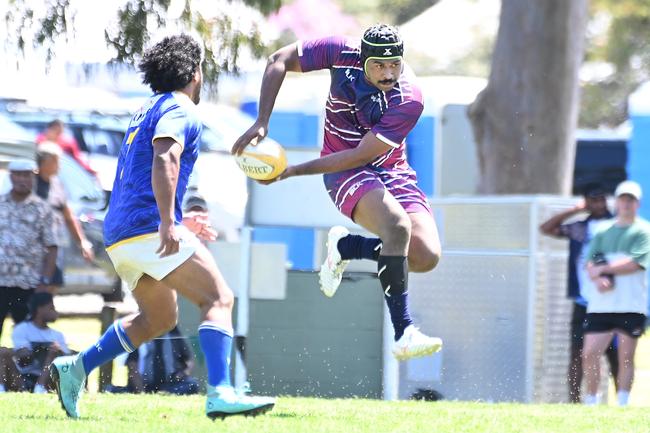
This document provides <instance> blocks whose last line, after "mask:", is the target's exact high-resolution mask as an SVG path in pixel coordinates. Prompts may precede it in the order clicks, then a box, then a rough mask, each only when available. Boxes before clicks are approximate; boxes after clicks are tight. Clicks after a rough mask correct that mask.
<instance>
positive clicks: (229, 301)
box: [212, 288, 235, 310]
mask: <svg viewBox="0 0 650 433" xmlns="http://www.w3.org/2000/svg"><path fill="white" fill-rule="evenodd" d="M212 305H213V306H214V307H217V308H219V309H227V310H232V308H233V306H234V305H235V295H234V294H233V293H232V290H230V288H228V289H227V290H221V291H219V295H218V296H217V297H216V298H214V299H213V300H212Z"/></svg>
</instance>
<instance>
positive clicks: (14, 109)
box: [7, 99, 270, 240]
mask: <svg viewBox="0 0 650 433" xmlns="http://www.w3.org/2000/svg"><path fill="white" fill-rule="evenodd" d="M143 101H144V99H143ZM125 105H127V104H125ZM129 105H133V101H131V102H129ZM198 113H199V115H200V117H201V120H202V122H203V126H204V128H203V134H202V136H201V143H200V150H201V152H200V154H199V158H198V160H197V162H196V166H195V169H194V172H193V174H192V177H191V178H190V180H189V182H188V194H186V197H188V196H190V195H193V194H198V195H201V196H202V197H203V198H205V200H206V202H207V203H208V210H209V213H210V220H211V223H212V225H213V226H214V227H215V228H216V229H217V231H219V234H220V237H221V238H222V239H225V240H236V239H237V238H238V233H239V228H240V227H241V226H242V225H243V223H244V215H245V210H246V202H247V199H248V193H247V178H246V176H245V175H244V174H243V173H242V171H241V170H240V169H239V167H238V166H237V164H236V162H235V160H234V158H232V156H231V155H230V148H231V146H232V144H233V143H234V142H235V140H236V139H237V138H238V137H239V136H240V135H241V134H242V133H243V132H244V131H245V130H246V129H248V128H249V127H250V125H252V124H253V121H254V119H252V118H251V117H249V116H248V115H247V114H244V113H243V112H241V111H240V110H238V109H236V108H232V107H228V106H225V105H222V104H211V103H205V102H202V103H201V104H200V105H199V106H198ZM7 115H8V116H9V117H10V118H11V120H13V121H15V122H16V123H18V124H20V125H22V126H24V127H25V128H27V129H28V130H29V131H31V132H32V133H33V134H34V136H35V135H36V134H37V133H38V132H40V131H41V130H43V129H44V128H45V125H47V123H48V122H50V121H51V120H53V119H55V118H59V119H61V120H63V121H64V122H65V123H66V127H67V129H68V131H67V133H68V134H69V135H72V136H74V137H75V139H76V140H77V142H78V143H79V147H80V149H81V150H82V151H83V152H86V153H87V157H88V159H89V161H90V164H91V166H92V167H93V168H94V169H95V170H96V171H97V173H98V178H99V180H100V183H101V185H102V187H103V188H104V189H106V190H110V189H111V188H112V185H113V180H114V178H115V172H116V167H117V159H116V158H117V155H118V154H119V149H120V146H121V143H122V139H123V137H124V133H125V131H126V129H127V128H128V123H129V120H130V114H127V113H126V112H120V111H119V110H117V109H116V110H115V111H113V112H112V113H97V112H79V111H74V112H70V111H65V110H52V109H47V110H41V109H38V108H33V107H28V106H24V105H22V106H21V105H19V104H14V105H13V106H9V107H8V109H7ZM269 140H270V139H269Z"/></svg>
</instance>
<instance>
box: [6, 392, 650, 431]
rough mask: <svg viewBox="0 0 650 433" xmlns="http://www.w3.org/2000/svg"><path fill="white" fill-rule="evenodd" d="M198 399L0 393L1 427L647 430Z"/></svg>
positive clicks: (641, 424) (581, 418)
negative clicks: (77, 415)
mask: <svg viewBox="0 0 650 433" xmlns="http://www.w3.org/2000/svg"><path fill="white" fill-rule="evenodd" d="M203 405H204V399H203V398H201V397H198V396H197V397H171V396H160V395H155V396H154V395H107V394H90V395H84V397H83V398H82V400H81V409H82V418H81V419H79V420H69V419H67V418H66V416H65V415H64V413H63V411H62V410H61V409H60V406H59V404H58V401H57V399H56V396H55V395H54V394H49V395H34V394H26V393H21V394H5V395H2V396H0V431H2V432H5V433H9V432H21V433H27V432H35V433H43V432H83V433H86V432H110V433H122V432H125V433H126V432H128V433H136V432H137V433H140V432H170V433H181V432H215V431H222V432H228V433H236V432H242V433H244V432H245V433H250V432H264V433H271V432H278V433H291V432H310V433H316V432H337V433H341V432H346V433H352V432H359V433H377V432H408V433H416V432H417V433H420V432H436V433H470V432H471V433H475V432H476V433H479V432H481V433H532V432H548V433H608V432H611V433H632V432H634V433H639V432H648V431H649V430H650V412H649V411H648V410H647V409H642V408H626V409H620V408H616V407H606V406H601V407H597V408H595V407H585V406H580V405H519V404H485V403H454V402H444V403H431V402H383V401H377V400H324V399H307V398H280V399H279V400H278V403H277V405H276V408H275V410H274V411H273V412H270V413H268V414H266V415H262V416H258V417H256V418H244V417H233V418H228V419H226V420H225V421H221V420H217V421H214V422H213V421H211V420H209V419H208V418H206V417H205V416H204V413H203Z"/></svg>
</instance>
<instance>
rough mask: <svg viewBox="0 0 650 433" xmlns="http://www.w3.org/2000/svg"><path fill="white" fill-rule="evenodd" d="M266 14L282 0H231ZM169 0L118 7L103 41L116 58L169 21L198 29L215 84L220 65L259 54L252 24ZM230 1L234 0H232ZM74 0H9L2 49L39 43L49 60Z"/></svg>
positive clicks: (66, 28) (227, 67) (125, 57)
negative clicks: (177, 7) (174, 5)
mask: <svg viewBox="0 0 650 433" xmlns="http://www.w3.org/2000/svg"><path fill="white" fill-rule="evenodd" d="M237 1H238V2H239V3H243V4H245V5H247V6H250V7H252V8H255V9H256V10H258V11H260V12H261V13H263V14H269V13H271V12H273V11H275V10H276V9H277V8H279V7H280V4H281V0H235V3H236V2H237ZM171 2H172V1H171V0H125V2H124V4H123V5H122V7H120V8H119V9H118V10H117V11H116V15H115V20H116V23H117V25H116V26H115V27H114V28H111V29H106V30H105V32H104V38H105V40H106V44H107V45H108V46H109V47H111V48H113V49H114V50H115V57H114V59H113V61H114V62H119V63H133V62H134V60H135V58H136V57H137V56H138V55H140V54H141V53H142V52H143V50H144V48H145V46H146V45H147V43H148V42H149V40H150V37H151V34H152V32H153V31H155V30H157V29H163V28H165V27H168V26H173V27H174V28H178V29H179V30H184V31H192V32H196V33H197V34H198V35H199V36H200V37H201V39H202V40H203V43H204V48H205V63H204V78H205V81H206V83H208V84H212V85H214V84H216V82H217V79H218V77H219V73H220V72H221V71H229V72H232V71H237V64H238V60H239V58H240V55H241V53H242V51H243V50H244V49H248V50H250V52H251V53H252V55H253V56H257V57H259V56H261V55H262V54H263V48H264V46H263V43H262V40H261V37H260V32H259V30H258V28H257V27H256V26H253V27H252V28H250V29H241V28H239V27H238V26H237V25H236V23H235V22H234V20H233V19H232V17H230V16H228V15H227V14H226V13H221V14H218V15H216V16H204V15H203V14H202V13H201V11H199V10H197V8H196V3H198V2H196V1H192V0H185V1H184V4H183V8H182V12H181V14H180V16H175V17H170V16H169V14H168V11H169V8H170V5H171ZM230 3H232V2H230ZM73 6H74V5H73V4H72V2H71V0H42V1H41V2H40V3H39V2H36V3H35V2H34V1H30V0H9V8H8V11H7V13H6V15H5V17H4V18H5V23H6V24H7V35H8V38H7V40H6V41H5V49H7V50H12V49H14V50H16V51H17V52H22V53H23V54H24V53H25V51H26V50H28V49H30V48H32V47H34V48H37V47H42V48H44V49H45V51H46V56H47V59H48V60H50V59H52V58H53V56H54V55H55V54H56V44H57V42H59V41H61V40H65V39H66V38H70V37H71V36H72V35H73V34H74V29H75V13H74V7H73Z"/></svg>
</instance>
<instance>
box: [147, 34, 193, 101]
mask: <svg viewBox="0 0 650 433" xmlns="http://www.w3.org/2000/svg"><path fill="white" fill-rule="evenodd" d="M201 60H202V51H201V46H200V45H199V44H198V42H197V41H196V40H194V38H192V37H191V36H189V35H186V34H181V35H175V36H168V37H166V38H165V39H163V40H162V41H160V42H158V43H157V44H156V45H154V46H153V47H151V48H149V49H147V50H146V51H145V53H144V55H143V56H142V59H141V60H140V63H139V64H138V67H139V69H140V71H141V72H142V73H143V78H142V82H143V83H144V84H148V85H149V87H151V90H153V91H154V92H156V93H164V92H173V91H175V90H179V89H182V88H183V87H185V86H186V85H187V84H188V83H189V82H190V81H192V77H193V76H194V73H195V72H196V70H197V68H199V67H200V65H201Z"/></svg>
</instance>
